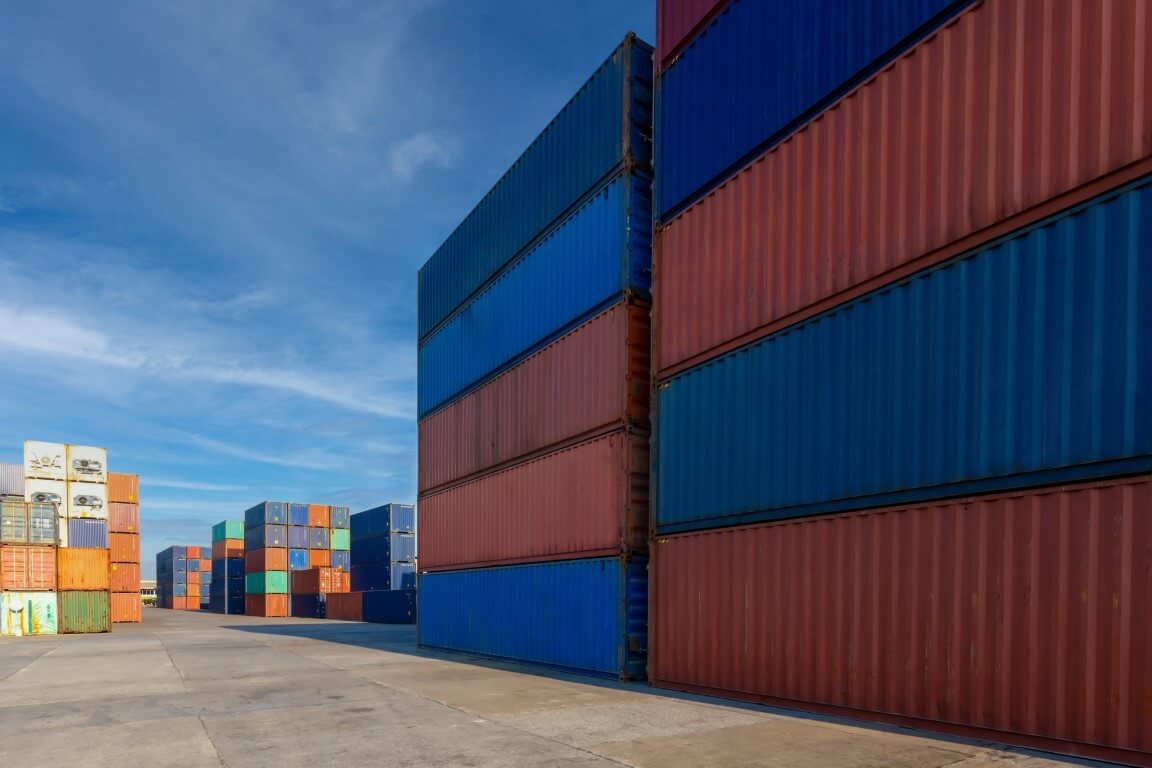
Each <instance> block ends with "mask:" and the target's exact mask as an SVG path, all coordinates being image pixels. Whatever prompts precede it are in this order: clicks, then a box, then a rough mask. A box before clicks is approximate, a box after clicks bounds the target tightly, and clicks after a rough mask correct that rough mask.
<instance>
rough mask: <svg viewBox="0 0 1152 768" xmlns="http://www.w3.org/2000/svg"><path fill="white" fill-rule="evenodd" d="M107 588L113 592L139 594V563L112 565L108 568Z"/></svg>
mask: <svg viewBox="0 0 1152 768" xmlns="http://www.w3.org/2000/svg"><path fill="white" fill-rule="evenodd" d="M108 572H109V574H110V576H109V578H110V582H109V586H110V588H111V590H112V591H113V592H136V593H137V595H139V593H140V565H139V563H112V564H111V565H110V566H108Z"/></svg>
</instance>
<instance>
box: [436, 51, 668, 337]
mask: <svg viewBox="0 0 1152 768" xmlns="http://www.w3.org/2000/svg"><path fill="white" fill-rule="evenodd" d="M651 57H652V49H651V47H649V46H648V45H646V44H645V43H642V42H640V41H639V40H637V39H636V37H635V36H634V35H631V34H630V35H628V36H627V37H626V38H625V39H624V42H623V43H622V44H621V45H620V46H619V47H618V48H617V49H616V51H615V52H613V54H612V56H611V57H609V59H608V60H607V61H606V62H605V63H604V64H603V65H602V66H601V67H600V68H599V69H598V70H597V71H596V72H595V73H594V74H593V75H592V77H591V79H589V80H588V82H587V83H585V85H584V86H583V87H581V89H580V90H579V91H578V92H577V93H576V95H575V96H573V97H572V99H571V100H570V101H569V102H568V104H567V105H566V106H565V107H564V108H563V109H562V110H561V111H560V114H559V115H557V116H556V118H555V119H554V120H553V121H552V122H551V123H550V124H549V125H548V127H546V128H545V129H544V131H543V132H541V134H540V135H539V136H538V137H537V138H536V139H535V141H533V142H532V144H531V145H530V146H529V147H528V149H527V150H525V152H524V154H522V155H521V156H520V158H519V159H518V160H516V162H515V163H513V165H512V167H511V168H510V169H509V170H508V171H507V172H506V173H505V174H504V176H503V177H501V179H500V180H499V181H498V182H496V185H495V186H494V187H493V188H492V189H491V191H489V192H488V193H487V194H486V195H485V196H484V198H483V199H482V200H481V201H480V202H479V204H477V206H476V207H475V208H474V209H473V210H472V212H471V213H469V214H468V216H467V217H466V218H465V219H464V221H463V222H462V223H461V224H460V225H459V226H458V227H457V228H456V230H455V231H454V232H453V233H452V234H451V235H450V236H449V237H448V239H447V240H446V241H445V242H444V244H443V245H441V246H440V247H439V248H438V249H437V250H436V252H435V253H434V254H433V255H432V257H431V258H430V259H429V260H428V262H427V263H426V264H425V265H424V266H423V267H422V268H421V269H420V272H419V275H418V283H419V287H418V294H419V297H418V305H419V310H418V315H419V320H418V325H419V329H418V338H420V339H422V340H423V339H425V338H426V337H428V336H429V335H430V334H431V333H432V332H433V331H435V330H436V328H437V327H438V326H439V325H440V324H441V323H442V322H443V321H444V320H445V318H447V317H448V316H449V315H450V314H452V312H453V311H454V310H455V309H457V308H458V307H459V306H460V305H461V304H463V303H464V302H465V301H466V300H467V299H468V298H469V297H470V296H472V295H473V294H475V293H476V292H477V291H478V290H480V289H481V288H482V287H483V286H484V285H485V283H487V282H488V280H489V279H490V278H491V277H492V276H493V275H495V274H496V273H497V272H499V271H500V270H501V269H502V268H503V267H504V266H505V265H506V264H507V263H509V262H510V261H511V260H512V259H513V258H514V257H515V256H517V255H518V254H519V253H521V252H522V251H524V250H525V249H526V248H528V247H529V246H531V245H532V243H533V241H534V240H535V239H536V238H537V237H538V236H539V234H540V233H542V232H545V231H547V230H549V229H551V228H552V227H553V225H554V224H555V223H556V222H558V221H559V220H561V219H562V218H563V217H564V216H565V215H566V214H567V213H568V212H570V211H571V210H572V209H573V208H574V207H575V206H576V205H577V204H578V203H579V202H580V201H581V199H582V198H583V197H584V196H585V195H586V193H587V192H588V191H589V190H591V189H593V188H595V187H596V186H598V185H599V184H600V183H601V182H602V181H603V180H604V179H606V178H608V177H609V176H611V175H612V174H613V173H615V172H618V171H619V170H621V169H629V168H639V169H644V170H647V169H649V168H650V166H651V157H652V132H651V125H652V63H651Z"/></svg>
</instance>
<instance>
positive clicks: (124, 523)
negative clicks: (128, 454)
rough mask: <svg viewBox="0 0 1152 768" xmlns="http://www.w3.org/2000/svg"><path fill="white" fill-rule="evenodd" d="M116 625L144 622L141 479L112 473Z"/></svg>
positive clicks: (110, 494) (110, 525)
mask: <svg viewBox="0 0 1152 768" xmlns="http://www.w3.org/2000/svg"><path fill="white" fill-rule="evenodd" d="M108 550H109V555H110V558H111V560H112V564H111V566H110V569H111V575H110V586H111V589H112V597H111V601H112V623H114V624H117V623H130V622H138V621H140V609H141V608H142V607H143V605H144V604H143V602H142V601H141V599H140V478H139V476H138V475H124V474H119V473H116V472H109V473H108Z"/></svg>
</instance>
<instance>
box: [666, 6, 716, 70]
mask: <svg viewBox="0 0 1152 768" xmlns="http://www.w3.org/2000/svg"><path fill="white" fill-rule="evenodd" d="M726 4H727V0H657V3H656V66H657V68H660V69H662V68H664V67H666V66H668V65H669V64H670V63H671V60H672V59H673V58H675V56H676V55H677V54H678V53H679V52H680V51H681V50H683V49H684V48H685V47H687V45H688V44H689V43H690V42H692V40H693V39H694V38H695V37H696V33H697V32H699V31H700V30H701V29H703V28H704V27H705V26H706V24H707V22H709V21H711V19H712V17H713V16H715V13H714V11H716V10H717V9H719V8H720V7H721V6H724V5H726Z"/></svg>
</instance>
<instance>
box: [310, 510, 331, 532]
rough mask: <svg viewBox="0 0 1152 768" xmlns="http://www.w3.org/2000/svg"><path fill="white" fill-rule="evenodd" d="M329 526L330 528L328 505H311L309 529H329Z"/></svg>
mask: <svg viewBox="0 0 1152 768" xmlns="http://www.w3.org/2000/svg"><path fill="white" fill-rule="evenodd" d="M328 526H329V519H328V505H327V504H309V505H308V527H309V528H327V527H328Z"/></svg>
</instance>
